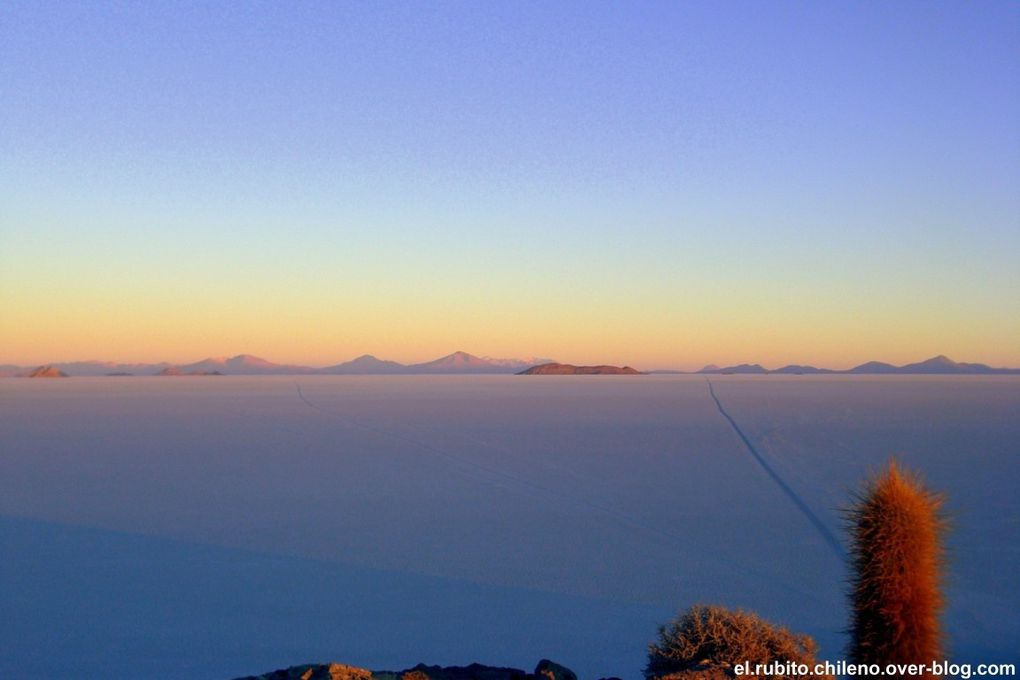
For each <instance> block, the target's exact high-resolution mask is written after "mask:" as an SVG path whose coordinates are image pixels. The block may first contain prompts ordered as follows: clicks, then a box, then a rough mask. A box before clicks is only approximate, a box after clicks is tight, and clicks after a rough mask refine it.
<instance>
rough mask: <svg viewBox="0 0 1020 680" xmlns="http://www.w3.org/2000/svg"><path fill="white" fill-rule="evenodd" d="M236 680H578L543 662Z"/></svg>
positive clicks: (338, 668)
mask: <svg viewBox="0 0 1020 680" xmlns="http://www.w3.org/2000/svg"><path fill="white" fill-rule="evenodd" d="M237 680H577V675H575V674H574V672H573V671H572V670H570V669H569V668H567V667H566V666H561V665H560V664H558V663H556V662H554V661H549V660H548V659H542V660H541V661H539V662H538V665H537V666H535V671H534V672H533V673H526V672H525V671H522V670H520V669H519V668H500V667H497V666H484V665H482V664H480V663H473V664H471V665H470V666H426V665H425V664H423V663H420V664H418V665H417V666H415V667H414V668H408V669H407V670H403V671H370V670H367V669H365V668H358V667H356V666H347V665H344V664H342V663H329V664H307V665H304V666H291V667H290V668H281V669H280V670H277V671H273V672H272V673H266V674H264V675H248V676H245V677H243V678H237Z"/></svg>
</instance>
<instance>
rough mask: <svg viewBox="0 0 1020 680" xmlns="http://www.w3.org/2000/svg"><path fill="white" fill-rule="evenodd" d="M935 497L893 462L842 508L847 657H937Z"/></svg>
mask: <svg viewBox="0 0 1020 680" xmlns="http://www.w3.org/2000/svg"><path fill="white" fill-rule="evenodd" d="M941 509H942V497H941V496H940V495H937V494H934V493H932V492H930V491H928V490H927V489H925V487H924V486H923V485H922V484H921V482H920V480H919V479H918V478H917V477H916V476H915V475H912V474H910V473H907V472H904V471H901V470H900V468H899V467H898V466H897V464H896V462H895V461H891V462H890V463H889V467H888V469H887V470H886V471H885V472H884V473H882V474H880V475H878V476H877V477H875V478H874V479H872V480H871V481H869V482H868V483H866V485H865V487H864V489H863V491H862V492H861V493H860V495H859V497H858V498H857V500H856V503H855V504H854V506H853V507H851V508H850V511H849V523H850V533H851V537H852V542H853V545H852V547H851V559H852V564H853V567H854V571H855V574H854V576H853V577H852V579H851V593H850V596H851V600H852V607H853V621H852V624H851V641H850V648H849V650H848V651H849V656H850V660H851V661H852V662H855V663H868V664H871V663H877V664H882V665H883V667H884V664H890V663H923V664H930V663H931V662H932V661H933V660H941V659H942V632H941V628H940V625H939V617H940V614H941V612H942V608H943V600H942V578H943V564H944V563H943V548H942V537H943V535H944V533H945V528H946V524H945V520H944V518H943V517H942V512H941Z"/></svg>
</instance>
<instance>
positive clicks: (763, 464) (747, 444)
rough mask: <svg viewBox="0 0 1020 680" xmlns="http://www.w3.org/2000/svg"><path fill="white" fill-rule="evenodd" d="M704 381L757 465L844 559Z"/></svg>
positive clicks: (843, 557)
mask: <svg viewBox="0 0 1020 680" xmlns="http://www.w3.org/2000/svg"><path fill="white" fill-rule="evenodd" d="M705 382H707V383H708V393H709V394H710V395H712V401H714V402H715V406H716V408H718V409H719V413H720V414H722V417H723V418H725V419H726V421H727V422H728V423H729V424H730V427H732V428H733V431H734V432H736V433H737V436H738V437H740V440H741V441H742V442H744V446H745V447H746V448H747V450H748V451H750V453H751V455H752V456H754V459H755V460H756V461H758V465H760V466H761V468H762V470H764V471H765V472H766V473H767V474H768V476H769V477H771V478H772V481H773V482H775V483H776V486H778V487H779V488H780V490H781V491H782V492H783V493H785V494H786V496H787V497H788V498H789V499H790V500H791V501H793V504H794V505H796V506H797V509H798V510H800V511H801V513H802V514H803V515H804V516H805V517H807V519H808V521H809V522H811V524H813V525H814V527H815V529H816V530H817V531H818V533H819V534H820V535H821V537H822V539H824V540H825V542H826V543H828V544H829V547H830V548H832V551H833V552H834V553H835V554H836V557H838V558H839V560H840V561H845V560H846V553H845V552H844V551H843V546H841V545H840V544H839V540H838V539H837V538H836V537H835V536H834V535H833V534H832V532H831V531H829V528H828V527H827V526H825V524H824V523H823V522H822V520H821V519H819V518H818V515H816V514H815V512H814V510H812V509H811V508H810V506H808V504H807V503H806V502H804V499H803V498H801V497H800V495H799V494H798V493H797V492H796V491H794V490H793V487H791V486H790V485H789V484H787V483H786V481H785V480H784V479H783V478H782V477H780V476H779V473H777V472H776V471H775V470H774V469H773V468H772V466H771V465H769V462H768V461H767V460H765V457H764V456H762V455H761V453H759V452H758V449H756V448H755V446H754V444H752V443H751V440H750V439H748V437H747V435H745V434H744V431H743V430H741V429H740V426H739V425H737V421H735V420H733V417H732V416H731V415H730V414H729V413H727V412H726V409H725V408H724V407H723V405H722V402H721V401H719V397H717V396H716V394H715V388H714V387H713V386H712V381H711V380H708V379H707V378H706V380H705Z"/></svg>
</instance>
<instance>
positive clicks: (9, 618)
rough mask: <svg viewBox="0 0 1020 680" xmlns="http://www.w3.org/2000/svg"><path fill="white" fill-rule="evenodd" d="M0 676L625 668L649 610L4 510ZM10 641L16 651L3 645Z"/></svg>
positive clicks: (640, 642)
mask: <svg viewBox="0 0 1020 680" xmlns="http://www.w3.org/2000/svg"><path fill="white" fill-rule="evenodd" d="M0 549H2V553H3V555H4V559H3V560H0V610H2V611H3V612H4V613H5V616H4V617H2V620H0V638H2V639H3V640H5V644H4V645H3V648H2V649H0V676H2V677H5V678H22V677H41V676H43V675H45V674H46V673H48V672H50V671H51V670H52V669H53V668H54V667H58V666H59V667H62V668H67V669H73V672H74V675H75V676H76V677H82V678H107V677H133V678H195V679H200V678H210V679H217V680H222V679H226V678H232V677H235V676H238V675H243V674H248V673H256V672H266V671H269V670H273V669H275V668H280V667H284V666H289V665H294V664H298V663H302V662H310V661H320V662H322V661H330V660H336V661H343V662H346V663H351V664H355V665H359V666H366V667H370V668H376V669H381V668H390V669H396V668H405V667H409V666H412V665H414V664H416V663H418V662H420V661H424V662H427V663H438V664H467V663H470V662H473V661H479V662H483V663H489V664H498V665H510V666H517V667H524V668H526V669H527V670H530V668H531V666H533V664H535V663H536V662H537V661H538V660H539V659H540V658H542V657H550V658H553V659H555V660H558V661H560V662H561V663H563V664H566V665H568V666H570V667H571V668H573V669H574V670H575V671H577V672H578V674H579V675H580V676H581V677H587V678H596V677H603V676H610V675H618V676H621V677H625V678H636V677H638V676H639V675H640V671H641V669H642V667H643V664H644V654H645V651H644V650H645V648H646V647H645V646H646V645H647V643H648V641H649V640H650V639H651V638H652V636H653V635H654V633H655V626H656V624H657V623H658V622H661V621H663V620H664V619H665V618H666V617H668V616H669V615H671V614H672V613H673V612H672V611H671V610H668V609H666V610H662V609H657V608H654V607H648V606H645V605H637V604H631V603H619V602H610V601H600V600H594V599H587V598H581V597H576V596H570V595H563V594H556V593H544V592H538V591H531V590H525V589H515V588H506V587H497V586H490V585H479V584H474V583H469V582H464V581H457V580H451V579H442V578H435V577H429V576H422V575H415V574H406V573H395V572H385V571H380V570H373V569H365V568H357V567H348V566H344V565H337V564H335V563H325V562H317V561H314V560H307V559H298V558H286V557H275V556H271V555H261V554H257V553H249V552H245V551H240V550H230V549H224V548H218V547H209V546H203V545H195V544H189V543H181V542H175V541H170V540H165V539H161V538H152V537H147V536H138V535H132V534H127V533H120V532H114V531H107V530H97V529H89V528H81V527H74V526H68V525H63V524H54V523H48V522H40V521H36V520H30V519H22V518H13V517H0ZM14 651H17V654H16V655H14V654H13V652H14Z"/></svg>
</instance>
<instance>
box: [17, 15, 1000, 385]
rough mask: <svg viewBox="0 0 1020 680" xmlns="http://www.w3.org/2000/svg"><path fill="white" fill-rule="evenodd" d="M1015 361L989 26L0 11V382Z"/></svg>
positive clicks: (817, 19) (995, 39) (944, 21)
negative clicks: (87, 375)
mask: <svg viewBox="0 0 1020 680" xmlns="http://www.w3.org/2000/svg"><path fill="white" fill-rule="evenodd" d="M456 349H463V350H466V351H469V352H472V353H475V354H486V355H491V356H531V355H539V356H546V357H553V358H556V359H559V360H561V361H571V362H575V363H584V362H610V363H629V364H631V365H635V366H638V367H641V368H663V367H681V368H697V367H700V366H701V365H703V364H705V363H708V362H714V363H735V362H742V361H756V362H762V363H764V364H766V365H770V366H776V365H781V364H783V363H789V362H794V361H796V362H807V363H815V364H822V365H827V366H832V367H845V366H850V365H853V364H856V363H860V362H862V361H865V360H869V359H882V360H887V361H892V362H895V363H902V362H907V361H914V360H919V359H923V358H927V357H929V356H932V355H934V354H939V353H944V354H948V355H949V356H951V357H953V358H956V359H958V360H964V361H983V362H987V363H991V364H996V365H1013V366H1020V3H1016V2H1002V3H996V2H978V3H975V2H943V3H929V2H896V3H887V2H873V3H872V2H853V3H830V2H825V3H818V2H795V3H785V2H769V3H764V2H748V3H717V2H708V3H694V2H676V3H618V2H614V3H592V2H583V3H546V2H535V3H530V2H512V3H496V2H489V3H479V2H457V3H410V2H408V3H391V2H378V3H327V2H280V3H234V2H220V3H205V2H169V3H159V2H102V3H100V2H96V3H73V2H52V3H49V2H40V1H38V0H34V1H30V2H20V1H17V0H5V2H3V3H2V4H0V363H17V364H35V363H42V362H49V361H62V360H74V359H91V358H96V359H117V360H132V361H133V360H138V361H150V360H152V361H155V360H168V361H193V360H196V359H199V358H202V357H205V356H209V355H222V354H236V353H239V352H249V353H252V354H257V355H260V356H264V357H266V358H269V359H271V360H274V361H281V362H300V363H310V364H327V363H336V362H338V361H342V360H345V359H349V358H351V357H354V356H356V355H358V354H361V353H364V352H371V353H374V354H377V355H380V356H383V357H386V358H392V359H396V360H399V361H420V360H427V359H431V358H434V357H436V356H438V355H441V354H446V353H448V352H450V351H453V350H456Z"/></svg>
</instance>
